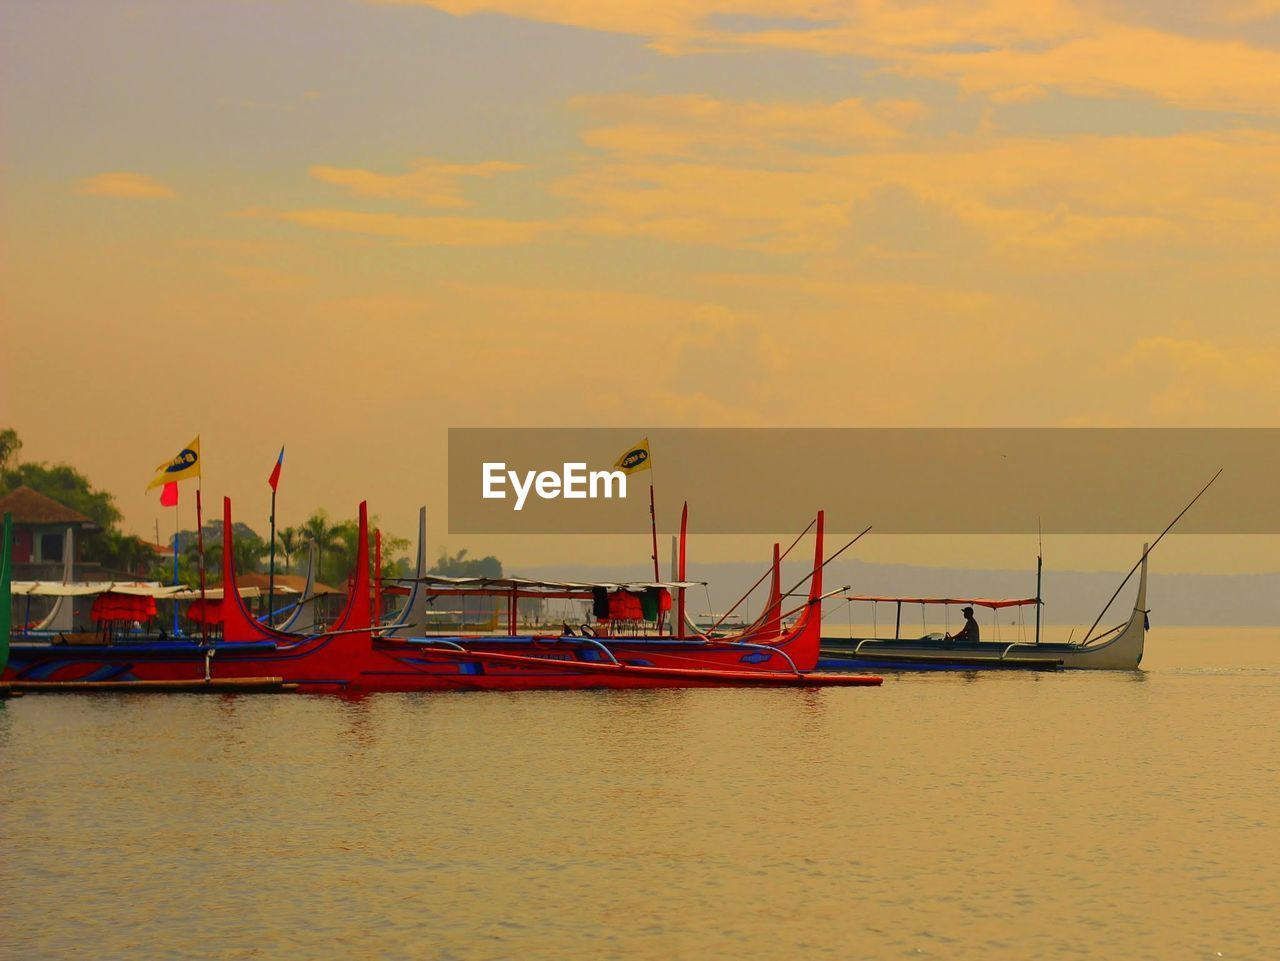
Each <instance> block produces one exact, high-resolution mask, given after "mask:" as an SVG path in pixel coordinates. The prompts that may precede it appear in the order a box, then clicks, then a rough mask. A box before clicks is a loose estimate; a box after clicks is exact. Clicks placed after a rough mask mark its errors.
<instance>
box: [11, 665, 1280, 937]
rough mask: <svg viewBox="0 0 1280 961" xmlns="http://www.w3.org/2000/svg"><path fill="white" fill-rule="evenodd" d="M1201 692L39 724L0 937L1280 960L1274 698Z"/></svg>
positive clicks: (339, 703)
mask: <svg viewBox="0 0 1280 961" xmlns="http://www.w3.org/2000/svg"><path fill="white" fill-rule="evenodd" d="M1273 664H1274V662H1273ZM1208 666H1212V665H1208ZM1183 670H1184V668H1183V667H1182V666H1179V667H1176V668H1174V669H1172V670H1167V671H1161V670H1151V671H1148V672H1145V673H1136V674H1125V673H1118V674H1105V675H1104V674H1084V673H1053V674H1040V673H1037V672H1032V673H1023V672H1009V673H992V674H985V675H982V676H981V677H976V676H974V675H972V673H966V674H959V675H957V674H952V673H937V672H935V673H932V674H928V675H924V674H913V675H898V676H894V677H891V678H890V680H889V681H888V682H887V683H886V685H885V686H884V688H882V689H880V690H871V691H869V690H857V689H846V690H837V689H831V690H801V691H787V690H743V691H732V690H703V691H696V690H695V691H635V692H599V693H580V692H556V693H541V694H538V693H533V694H526V695H515V696H504V695H500V694H493V695H487V694H480V695H454V694H449V695H444V696H431V695H373V696H367V697H359V698H326V697H314V698H311V697H256V698H255V697H230V698H223V697H216V698H201V697H196V696H169V697H153V698H141V697H128V698H125V697H108V698H102V699H92V698H76V697H61V696H58V697H46V698H37V697H28V698H24V699H22V700H20V701H15V702H11V703H8V704H3V705H0V745H2V746H3V750H2V751H0V767H2V768H3V782H4V791H3V795H0V832H2V833H3V839H4V842H5V856H4V858H2V859H0V890H3V891H6V892H10V893H9V894H8V895H0V914H3V915H4V917H5V932H6V934H5V937H6V938H7V939H8V940H9V941H10V942H12V946H11V950H10V952H9V953H10V954H11V955H12V956H13V957H15V958H23V959H24V961H25V959H44V958H64V957H76V956H84V955H85V954H86V953H91V954H93V955H94V956H99V957H132V956H137V944H138V938H139V937H140V935H139V932H145V937H146V938H147V939H148V942H149V943H162V944H164V945H165V946H166V948H165V953H166V956H167V957H173V958H178V959H185V958H192V959H194V958H208V957H228V958H249V957H306V958H315V959H320V961H327V959H343V961H346V959H348V958H351V957H427V958H456V959H459V961H471V959H476V961H480V959H491V958H499V957H520V958H532V959H546V961H551V959H556V961H561V959H578V958H582V959H587V958H590V959H593V961H594V959H596V958H600V957H626V958H628V959H640V961H649V959H654V961H658V959H661V961H667V959H670V958H710V957H725V956H731V957H734V958H735V959H738V961H756V959H760V961H764V959H769V961H773V959H776V958H779V957H805V958H808V957H818V956H829V957H837V958H842V959H843V958H883V957H897V956H935V957H939V956H940V957H975V958H976V957H981V958H996V959H1004V958H1009V959H1013V958H1017V959H1022V958H1026V957H1036V958H1043V959H1048V961H1058V959H1067V958H1075V957H1081V956H1084V957H1106V956H1111V957H1138V956H1147V957H1182V956H1187V955H1189V954H1192V955H1193V954H1197V953H1200V954H1206V953H1207V952H1210V951H1222V952H1223V953H1224V954H1225V955H1227V956H1231V957H1237V958H1250V957H1253V958H1262V957H1266V955H1267V951H1268V950H1269V948H1270V947H1271V946H1274V945H1275V944H1277V943H1280V921H1277V918H1276V916H1275V912H1274V911H1273V910H1272V908H1273V905H1272V904H1271V903H1270V902H1271V900H1272V897H1271V892H1274V890H1275V889H1276V886H1277V885H1278V884H1280V867H1277V863H1276V859H1275V858H1274V857H1273V856H1271V852H1272V851H1274V837H1275V830H1276V823H1275V813H1274V803H1273V793H1274V784H1273V781H1274V771H1275V769H1276V767H1277V765H1278V764H1280V758H1278V757H1277V753H1276V747H1275V743H1274V731H1275V730H1276V729H1277V725H1280V697H1277V696H1276V695H1277V691H1278V690H1280V689H1278V688H1277V687H1276V685H1275V674H1274V673H1272V674H1265V675H1259V674H1258V673H1256V672H1254V671H1235V672H1230V673H1218V674H1213V675H1191V674H1187V673H1183ZM1134 685H1137V686H1136V687H1135V686H1134ZM15 891H20V892H21V896H16V895H14V894H13V893H12V892H15ZM68 892H74V897H73V898H69V897H68ZM192 892H198V897H197V900H196V901H195V902H193V901H192V897H193V895H192ZM1118 894H1121V895H1122V896H1118ZM193 904H195V905H196V906H195V907H193ZM1188 904H1194V905H1195V911H1188V910H1186V909H1185V906H1186V905H1188ZM50 905H57V906H58V909H57V910H56V911H51V910H49V906H50Z"/></svg>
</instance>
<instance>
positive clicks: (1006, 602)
mask: <svg viewBox="0 0 1280 961" xmlns="http://www.w3.org/2000/svg"><path fill="white" fill-rule="evenodd" d="M844 600H846V601H878V602H879V601H882V602H884V603H887V604H893V603H899V604H970V605H972V606H973V607H987V608H990V609H991V610H993V611H994V610H999V609H1000V608H1002V607H1028V606H1031V607H1034V606H1035V604H1036V603H1037V600H1036V598H1034V597H1018V598H1013V597H1002V598H993V597H871V596H868V595H864V594H855V595H850V594H846V595H845V597H844Z"/></svg>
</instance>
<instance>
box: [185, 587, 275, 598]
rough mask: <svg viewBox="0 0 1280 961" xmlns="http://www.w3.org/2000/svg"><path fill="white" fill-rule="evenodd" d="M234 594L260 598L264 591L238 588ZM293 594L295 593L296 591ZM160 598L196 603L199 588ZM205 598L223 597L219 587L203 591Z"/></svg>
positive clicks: (253, 588)
mask: <svg viewBox="0 0 1280 961" xmlns="http://www.w3.org/2000/svg"><path fill="white" fill-rule="evenodd" d="M236 593H237V594H239V595H240V596H241V597H261V596H262V595H263V594H265V593H266V591H264V590H262V589H260V588H257V587H239V588H236ZM276 593H277V594H283V593H284V591H281V590H277V591H276ZM294 593H297V592H296V591H295V592H294ZM160 596H161V597H165V598H168V599H169V600H171V601H198V600H200V588H198V587H184V588H182V589H181V590H178V591H174V592H173V593H172V594H162V595H160ZM204 596H205V598H207V599H208V600H211V601H220V600H222V597H223V590H222V588H221V587H209V588H206V589H205V592H204Z"/></svg>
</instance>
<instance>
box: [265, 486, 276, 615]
mask: <svg viewBox="0 0 1280 961" xmlns="http://www.w3.org/2000/svg"><path fill="white" fill-rule="evenodd" d="M267 571H268V574H267V627H275V620H276V489H275V487H272V488H271V561H270V566H269V567H268V568H267Z"/></svg>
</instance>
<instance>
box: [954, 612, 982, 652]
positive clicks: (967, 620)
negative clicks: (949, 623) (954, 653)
mask: <svg viewBox="0 0 1280 961" xmlns="http://www.w3.org/2000/svg"><path fill="white" fill-rule="evenodd" d="M960 613H961V614H963V615H964V627H962V628H960V630H958V631H956V633H955V634H954V635H952V634H948V635H947V637H948V638H949V639H950V640H951V641H953V642H955V643H956V644H977V643H978V640H979V638H978V622H977V621H975V620H974V619H973V608H972V607H964V608H961V609H960Z"/></svg>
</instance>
